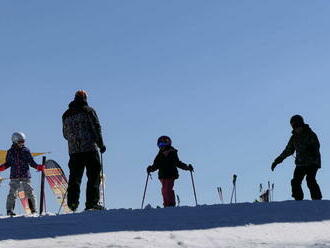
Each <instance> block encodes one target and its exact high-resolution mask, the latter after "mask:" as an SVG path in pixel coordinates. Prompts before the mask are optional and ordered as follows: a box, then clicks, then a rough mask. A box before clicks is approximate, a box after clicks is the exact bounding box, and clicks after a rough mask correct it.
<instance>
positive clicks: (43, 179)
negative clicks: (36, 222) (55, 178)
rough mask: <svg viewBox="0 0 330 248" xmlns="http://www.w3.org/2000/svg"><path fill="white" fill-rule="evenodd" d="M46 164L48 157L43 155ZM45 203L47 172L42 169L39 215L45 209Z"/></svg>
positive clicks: (43, 163)
mask: <svg viewBox="0 0 330 248" xmlns="http://www.w3.org/2000/svg"><path fill="white" fill-rule="evenodd" d="M45 164H46V157H45V156H43V157H42V165H45ZM44 204H45V173H44V171H41V183H40V207H39V215H41V214H42V212H43V211H44Z"/></svg>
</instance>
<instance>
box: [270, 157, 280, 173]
mask: <svg viewBox="0 0 330 248" xmlns="http://www.w3.org/2000/svg"><path fill="white" fill-rule="evenodd" d="M280 163H282V159H281V158H280V157H277V158H276V159H275V160H274V162H273V163H272V167H271V169H272V171H274V169H275V167H276V166H277V165H278V164H280Z"/></svg>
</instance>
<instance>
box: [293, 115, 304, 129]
mask: <svg viewBox="0 0 330 248" xmlns="http://www.w3.org/2000/svg"><path fill="white" fill-rule="evenodd" d="M290 124H291V126H292V128H297V127H302V126H304V124H305V122H304V118H303V117H302V116H301V115H294V116H292V117H291V119H290Z"/></svg>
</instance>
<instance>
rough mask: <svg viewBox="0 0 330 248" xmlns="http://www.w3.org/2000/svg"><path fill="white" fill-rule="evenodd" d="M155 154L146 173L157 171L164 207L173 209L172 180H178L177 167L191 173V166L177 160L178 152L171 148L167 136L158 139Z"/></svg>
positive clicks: (170, 142)
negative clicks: (157, 151)
mask: <svg viewBox="0 0 330 248" xmlns="http://www.w3.org/2000/svg"><path fill="white" fill-rule="evenodd" d="M157 146H158V147H159V153H158V154H157V156H156V158H155V160H154V163H153V165H150V166H148V167H147V173H148V174H149V173H150V172H153V171H156V170H159V171H158V178H159V180H160V182H161V184H162V195H163V205H164V207H175V194H174V190H173V187H174V180H175V179H178V178H179V173H178V170H177V167H179V168H180V169H183V170H189V171H193V170H194V169H193V167H192V165H191V164H189V165H186V164H185V163H182V162H181V161H180V160H179V157H178V151H177V150H176V149H174V148H173V147H172V141H171V139H170V138H169V137H168V136H161V137H159V138H158V141H157Z"/></svg>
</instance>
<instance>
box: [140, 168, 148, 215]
mask: <svg viewBox="0 0 330 248" xmlns="http://www.w3.org/2000/svg"><path fill="white" fill-rule="evenodd" d="M149 176H150V173H148V175H147V179H146V185H145V186H144V192H143V198H142V204H141V209H143V204H144V198H145V197H146V191H147V186H148V180H149Z"/></svg>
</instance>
